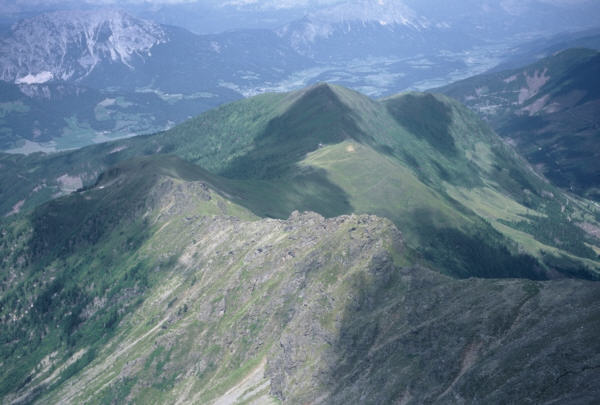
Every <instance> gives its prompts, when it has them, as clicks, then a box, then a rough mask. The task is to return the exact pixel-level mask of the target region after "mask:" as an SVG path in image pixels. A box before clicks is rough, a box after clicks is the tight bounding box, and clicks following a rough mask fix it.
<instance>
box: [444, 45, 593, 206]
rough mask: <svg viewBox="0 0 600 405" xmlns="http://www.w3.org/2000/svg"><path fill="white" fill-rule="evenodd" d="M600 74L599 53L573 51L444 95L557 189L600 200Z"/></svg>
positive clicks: (465, 82) (470, 82)
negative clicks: (480, 121) (488, 127)
mask: <svg viewBox="0 0 600 405" xmlns="http://www.w3.org/2000/svg"><path fill="white" fill-rule="evenodd" d="M599 73H600V53H598V52H597V51H592V50H587V49H570V50H566V51H563V52H560V53H557V54H555V55H553V56H550V57H548V58H545V59H542V60H540V61H539V62H536V63H534V64H532V65H529V66H527V67H525V68H519V69H515V70H507V71H502V72H497V73H492V74H486V75H481V76H476V77H473V78H470V79H466V80H463V81H460V82H457V83H454V84H451V85H449V86H446V87H444V88H441V89H439V91H440V92H443V93H444V94H447V95H449V96H451V97H454V98H456V99H457V100H459V101H461V102H463V103H465V104H466V105H467V106H469V107H470V108H472V109H474V110H475V111H477V112H478V113H479V114H480V115H481V116H483V117H484V118H485V119H486V120H488V121H489V122H490V124H491V125H492V127H493V128H494V129H495V130H496V131H497V132H498V134H500V135H501V136H503V137H505V138H506V139H507V140H508V141H509V142H510V143H512V144H513V145H515V147H516V149H517V150H518V151H519V152H520V153H521V154H522V155H523V156H525V157H526V158H527V160H528V161H529V162H530V163H531V164H532V165H533V166H535V167H536V169H537V170H538V171H539V172H541V173H543V174H544V175H545V176H546V177H548V179H550V180H551V181H552V182H553V183H554V184H556V185H558V186H560V187H562V188H565V189H569V190H571V191H573V192H576V193H578V194H580V195H582V196H585V197H589V198H593V199H596V200H597V199H598V198H599V196H600V194H599V187H600V166H599V163H598V162H600V159H598V157H599V156H600V150H599V146H598V145H600V131H599V130H598V116H599V115H598V111H600V101H599V97H600V81H599V79H598V78H599V77H600V74H599Z"/></svg>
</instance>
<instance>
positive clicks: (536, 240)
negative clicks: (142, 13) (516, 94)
mask: <svg viewBox="0 0 600 405" xmlns="http://www.w3.org/2000/svg"><path fill="white" fill-rule="evenodd" d="M347 148H351V149H353V150H354V152H348V150H347ZM155 154H169V155H175V156H178V157H179V158H181V159H183V160H184V161H187V162H188V163H190V164H194V165H198V166H201V167H202V168H203V169H205V170H206V171H205V172H204V173H205V176H206V178H207V179H209V178H210V179H212V181H214V182H215V185H216V186H217V188H218V189H219V190H223V192H225V193H227V196H228V198H230V199H231V201H234V202H236V203H237V204H239V205H241V206H244V207H246V208H247V209H249V210H251V211H252V212H253V213H254V214H256V215H258V216H260V217H275V218H287V216H289V214H290V213H291V212H292V211H294V210H311V211H316V212H319V213H321V214H322V215H325V216H328V217H331V216H336V215H340V214H345V213H352V212H360V213H371V214H377V215H380V216H384V217H387V218H390V219H392V220H393V221H394V222H395V224H397V225H398V226H399V227H401V228H402V229H403V230H404V232H405V233H406V237H407V245H408V246H409V247H410V248H411V249H413V250H414V251H415V252H416V254H417V255H418V256H419V257H421V259H422V260H423V261H424V262H425V263H427V264H428V265H431V266H434V267H435V268H437V269H438V270H439V271H443V272H446V273H449V274H453V275H459V276H464V277H468V276H470V275H480V276H486V277H494V276H526V277H531V278H545V277H551V276H552V274H554V271H558V273H559V274H561V273H562V274H568V275H574V274H576V275H578V276H579V277H591V278H594V277H596V269H597V268H598V260H597V257H598V250H599V247H598V246H600V241H599V240H598V236H597V234H596V232H595V231H594V229H596V228H597V227H598V218H597V216H598V213H597V208H596V207H595V206H594V205H591V204H590V203H587V202H585V201H580V200H577V199H574V198H572V197H571V196H568V195H566V194H565V193H563V192H561V191H560V190H558V189H557V188H555V187H553V186H551V185H549V184H548V183H547V182H545V180H544V179H543V178H541V177H540V176H539V175H537V174H536V173H535V172H534V171H533V170H532V169H531V168H530V167H529V166H528V165H527V163H526V162H525V161H523V160H522V159H521V158H520V157H519V156H518V155H517V154H516V153H515V152H514V151H513V150H512V149H511V148H510V147H508V146H506V145H505V144H504V143H503V142H502V140H501V139H500V138H498V136H497V135H496V134H495V133H494V132H493V131H492V130H491V129H490V128H489V127H488V126H487V125H486V124H485V123H484V122H482V121H481V120H479V119H478V118H477V116H476V115H475V113H473V112H471V111H469V110H468V109H466V108H465V107H464V106H462V105H461V104H459V103H458V102H456V101H454V100H452V99H450V98H447V97H445V96H441V95H434V94H422V93H406V94H400V95H397V96H394V97H390V98H387V99H384V100H372V99H370V98H368V97H366V96H364V95H362V94H360V93H357V92H355V91H352V90H348V89H345V88H343V87H339V86H333V85H328V84H319V85H315V86H312V87H309V88H307V89H304V90H302V91H298V92H292V93H286V94H264V95H261V96H257V97H255V98H251V99H247V100H242V101H239V102H236V103H233V104H229V105H226V106H223V107H220V108H218V109H216V110H213V111H210V112H207V113H205V114H202V115H200V116H199V117H196V118H194V119H192V120H190V121H188V122H186V123H184V124H182V125H180V126H178V127H176V128H174V129H172V130H170V131H167V132H164V133H159V134H155V135H151V136H145V137H139V138H132V139H128V140H122V141H118V142H114V143H108V144H103V145H98V146H95V147H90V148H85V149H81V150H78V151H74V152H70V153H63V154H57V155H48V156H43V155H34V156H31V157H28V158H19V157H3V158H2V159H0V163H1V164H4V165H6V166H7V167H11V168H12V169H13V170H14V171H15V172H17V173H19V174H20V175H21V176H22V177H23V178H24V179H23V180H19V181H14V178H13V177H11V176H10V175H8V174H5V175H4V176H3V178H2V181H1V184H0V188H2V189H3V190H4V189H5V188H6V190H10V191H12V193H3V195H7V197H8V196H9V195H12V197H8V198H7V201H6V202H5V203H4V209H5V210H6V211H7V212H9V211H15V207H16V205H15V204H19V203H20V204H21V205H20V206H18V207H20V208H21V209H22V210H24V211H26V210H27V209H28V207H31V206H32V205H33V204H35V203H36V202H37V201H40V199H43V196H44V195H46V196H47V194H44V193H50V192H56V191H58V190H60V189H62V190H65V189H66V184H65V183H66V180H70V181H71V182H73V180H78V181H79V183H81V184H82V185H85V184H91V183H92V179H95V177H96V176H97V175H98V174H99V173H100V172H101V171H103V170H105V169H106V168H107V167H110V166H112V165H113V164H115V163H118V162H124V161H126V160H127V159H130V158H133V157H136V156H143V155H155ZM2 162H4V163H2ZM21 173H23V174H21ZM53 184H54V185H53ZM34 190H35V191H34ZM11 198H12V201H10V199H11ZM46 198H47V197H46ZM498 201H504V202H503V203H502V204H498ZM567 268H568V270H565V269H567ZM552 277H553V276H552Z"/></svg>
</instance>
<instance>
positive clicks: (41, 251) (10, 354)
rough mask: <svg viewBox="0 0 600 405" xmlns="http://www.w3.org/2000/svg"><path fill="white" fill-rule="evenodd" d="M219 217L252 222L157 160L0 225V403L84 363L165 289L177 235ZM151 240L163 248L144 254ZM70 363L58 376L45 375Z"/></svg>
mask: <svg viewBox="0 0 600 405" xmlns="http://www.w3.org/2000/svg"><path fill="white" fill-rule="evenodd" d="M217 214H218V215H235V216H236V217H239V218H246V219H253V218H255V217H254V216H253V215H252V214H251V213H250V212H248V211H247V210H245V209H244V208H242V207H239V206H237V205H235V204H232V203H230V202H229V201H228V200H226V199H224V198H223V197H222V196H220V195H219V194H218V193H215V192H214V191H212V190H211V189H210V188H209V186H208V183H206V182H205V180H204V172H203V171H202V170H201V169H199V168H197V167H194V166H191V165H189V164H187V163H185V162H182V161H180V160H178V159H175V158H168V157H161V158H158V159H152V160H148V159H138V160H134V161H129V162H127V163H126V164H123V165H121V166H118V167H115V168H113V169H111V170H110V171H108V172H106V173H105V174H103V175H102V176H101V177H100V179H99V181H98V183H97V184H96V185H95V186H94V187H92V188H89V189H86V190H82V191H79V192H77V193H74V194H71V195H69V196H66V197H62V198H59V199H56V200H53V201H51V202H48V203H46V204H43V205H41V206H39V207H38V208H36V209H35V210H34V211H33V212H32V213H31V214H30V215H28V216H24V217H19V218H16V219H15V220H13V221H10V222H7V223H5V224H3V227H2V235H1V239H2V240H1V243H0V246H1V249H2V257H3V259H2V270H3V271H2V282H1V289H0V310H1V316H2V322H3V325H4V328H3V332H2V345H1V348H2V362H3V367H2V376H1V378H0V382H1V383H0V391H1V392H2V395H3V396H4V395H6V394H7V393H8V392H16V391H18V390H19V389H20V387H21V386H23V385H28V384H29V385H28V386H32V385H31V384H30V383H32V382H33V386H36V385H39V386H40V388H44V387H45V388H48V387H52V386H53V385H54V384H59V383H61V382H62V381H64V380H65V379H66V378H68V377H69V376H70V375H72V374H74V373H75V372H77V371H78V370H79V369H81V368H82V367H84V366H85V365H86V364H87V363H89V361H91V360H92V359H93V358H94V357H95V355H96V354H95V353H96V350H97V349H100V348H102V347H103V344H104V343H105V342H106V341H107V340H108V339H110V338H111V337H112V336H113V333H114V332H115V329H116V325H117V324H118V322H119V321H120V320H121V318H122V317H123V316H125V315H126V314H127V313H129V312H130V311H132V310H134V309H135V308H136V307H137V306H139V304H140V303H141V302H142V301H143V297H144V294H145V293H146V291H147V290H148V289H150V288H152V286H154V285H155V283H158V282H162V281H163V276H164V275H163V274H162V273H161V269H170V268H171V267H172V265H173V260H176V257H177V255H178V254H179V252H180V249H181V248H182V247H180V244H179V243H178V242H179V241H180V239H178V238H180V237H182V236H183V235H182V234H180V233H179V230H180V229H181V228H183V227H184V226H185V225H186V224H187V222H189V221H191V220H192V219H193V218H196V217H197V216H198V215H203V216H207V215H217ZM186 215H190V217H187V216H186ZM191 215H193V216H194V217H191ZM169 225H170V227H169ZM157 232H160V234H161V236H162V237H164V239H162V240H161V243H160V245H158V244H152V245H149V243H151V241H152V236H153V235H155V234H156V233H157ZM82 347H85V348H86V349H85V352H86V355H85V356H83V357H81V354H82V353H81V352H79V348H82ZM76 353H79V355H77V356H78V357H77V359H76V360H77V361H73V362H71V363H67V364H65V365H64V367H63V368H61V369H59V370H58V371H57V369H56V368H54V369H51V368H48V367H46V366H48V365H49V364H50V363H53V362H58V363H60V362H61V361H63V360H64V359H65V357H64V356H67V357H68V356H70V355H72V354H76ZM55 371H56V373H54V372H55ZM53 373H54V374H53ZM58 374H60V375H61V377H60V378H59V379H58V380H57V376H58ZM47 378H49V379H48V380H46V379H47ZM27 395H33V396H36V395H37V394H36V393H35V392H29V393H28V394H27ZM27 395H26V396H27ZM24 400H26V399H24Z"/></svg>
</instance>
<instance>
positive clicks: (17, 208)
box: [5, 200, 25, 217]
mask: <svg viewBox="0 0 600 405" xmlns="http://www.w3.org/2000/svg"><path fill="white" fill-rule="evenodd" d="M23 204H25V200H21V201H19V202H18V203H16V204H15V205H13V207H12V210H11V211H10V212H8V213H7V214H6V215H5V216H6V217H10V216H11V215H15V214H18V213H19V212H20V211H21V208H22V207H23Z"/></svg>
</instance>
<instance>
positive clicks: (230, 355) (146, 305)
mask: <svg viewBox="0 0 600 405" xmlns="http://www.w3.org/2000/svg"><path fill="white" fill-rule="evenodd" d="M135 184H137V185H138V186H134V185H135ZM123 199H126V200H127V201H129V204H128V205H126V204H122V201H123ZM85 204H88V205H87V207H86V209H85V215H81V216H77V215H75V219H76V221H79V223H78V224H77V225H76V227H78V229H79V231H78V232H79V235H81V236H91V235H94V232H93V231H94V229H96V226H97V223H96V221H95V218H96V217H97V215H98V214H102V213H105V212H107V211H108V210H113V211H116V216H115V218H116V220H115V221H113V222H112V224H111V227H109V228H106V229H105V232H104V233H103V234H102V235H100V237H98V238H96V239H95V240H94V241H93V243H89V242H90V241H83V242H82V243H80V242H78V241H79V240H80V239H73V238H70V239H69V240H67V241H66V243H65V244H64V246H65V247H67V249H51V250H50V251H43V250H42V251H36V252H37V253H38V257H37V258H36V260H33V261H32V260H27V259H26V260H20V259H19V257H27V256H28V253H27V252H28V249H30V247H31V246H35V245H32V244H31V241H33V240H36V239H37V238H39V236H40V233H43V232H44V230H42V229H40V228H35V227H34V229H31V228H30V226H31V223H30V222H29V221H31V220H32V219H33V220H34V222H35V218H36V217H37V218H39V217H40V216H46V217H47V219H48V218H50V217H54V218H60V217H61V216H62V217H63V219H65V220H66V219H68V218H67V217H69V218H71V217H72V214H73V212H74V209H76V208H77V207H82V206H83V205H85ZM61 207H62V208H61ZM83 213H84V212H83V211H82V214H83ZM119 218H120V219H119ZM11 237H17V239H12V243H7V242H11ZM15 240H17V241H20V242H17V244H15ZM28 246H29V247H28ZM69 247H70V249H69ZM0 248H2V249H4V250H3V251H8V250H10V249H11V248H12V251H11V252H12V254H11V255H7V256H4V257H5V259H4V262H3V267H5V268H11V274H12V275H14V276H16V277H15V278H13V279H11V280H5V281H4V283H3V284H2V289H1V291H0V294H1V295H0V300H1V301H0V304H1V306H0V309H1V311H2V312H1V315H2V320H3V322H4V324H5V325H6V328H4V329H3V330H2V332H1V333H0V338H1V339H2V340H1V342H2V345H1V346H0V348H1V349H2V352H0V353H1V354H2V361H3V362H4V364H5V367H3V368H2V373H3V374H2V379H1V380H0V381H2V384H1V385H0V389H1V391H0V393H1V395H2V398H3V400H4V401H5V402H7V403H12V404H18V403H23V402H28V403H58V402H60V403H82V402H89V401H91V402H95V401H97V402H119V403H122V402H128V401H131V402H144V403H147V402H160V403H177V402H189V403H206V404H224V403H253V402H254V403H261V404H275V403H277V402H278V401H280V402H283V403H290V404H295V403H306V402H309V403H314V404H343V403H349V402H350V403H356V402H365V403H373V404H377V403H394V402H398V401H401V402H404V403H407V404H413V403H415V404H416V403H422V402H423V401H428V402H431V403H446V402H448V401H449V400H451V401H457V402H463V403H477V402H481V401H484V402H514V401H520V400H523V399H524V398H525V399H530V400H531V401H549V400H560V401H565V402H572V401H576V400H580V401H583V402H585V401H589V400H591V399H592V398H595V397H596V396H597V395H598V387H597V385H596V384H594V382H595V381H596V380H597V379H598V378H599V373H600V354H599V353H600V348H599V347H598V345H599V343H598V340H597V339H596V337H597V331H598V330H600V324H599V318H598V311H599V308H600V301H599V300H600V294H598V292H599V291H598V289H599V288H600V286H599V285H598V283H593V282H586V281H580V280H579V281H576V280H563V281H548V282H537V281H530V280H515V279H513V280H481V279H474V278H470V279H466V280H456V279H453V278H450V277H447V276H444V275H441V274H439V273H438V272H434V271H431V270H429V269H427V268H425V267H423V266H421V265H419V264H418V263H416V262H415V257H414V252H412V251H411V249H409V248H408V247H407V246H406V244H405V241H404V237H403V236H402V234H401V233H400V232H399V230H398V229H397V228H396V227H395V226H394V225H393V224H392V222H391V221H389V220H387V219H382V218H379V217H376V216H373V215H354V214H352V215H343V216H339V217H334V218H324V217H323V216H321V215H319V214H316V213H312V212H304V213H300V212H298V211H294V212H292V213H291V215H290V216H289V218H286V219H258V218H256V217H255V216H253V215H252V214H251V213H249V212H248V211H247V210H245V209H243V208H242V207H240V206H238V205H236V204H235V203H233V202H232V201H231V200H229V199H228V198H227V193H226V192H224V191H223V190H222V189H220V185H219V184H218V183H215V178H210V176H209V177H207V175H206V173H205V172H203V171H202V170H200V169H195V168H194V166H193V165H189V164H187V163H185V162H182V161H181V160H179V159H175V158H165V157H146V158H143V159H136V160H134V161H130V162H127V163H124V164H120V165H119V166H117V167H115V168H113V169H111V170H109V171H108V172H106V174H104V175H103V176H102V177H101V179H100V181H99V182H98V183H97V184H96V185H95V186H94V187H91V188H89V189H85V190H80V191H79V192H78V193H76V194H72V195H70V196H66V197H64V198H62V199H59V200H58V201H56V202H54V203H50V204H47V205H45V206H42V207H40V208H39V210H38V211H37V213H36V214H35V215H34V216H33V217H24V218H23V219H22V220H21V221H19V222H16V223H12V225H11V227H10V228H8V229H6V230H5V231H4V232H3V234H2V239H0ZM417 261H418V260H417ZM40 264H42V265H40ZM6 266H8V267H6ZM53 278H54V279H53ZM26 287H27V288H26ZM23 291H27V293H26V294H23V293H22V292H23ZM51 325H52V327H51ZM17 358H18V359H19V360H18V361H13V360H14V359H17ZM11 365H14V366H11ZM15 387H16V388H15Z"/></svg>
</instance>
